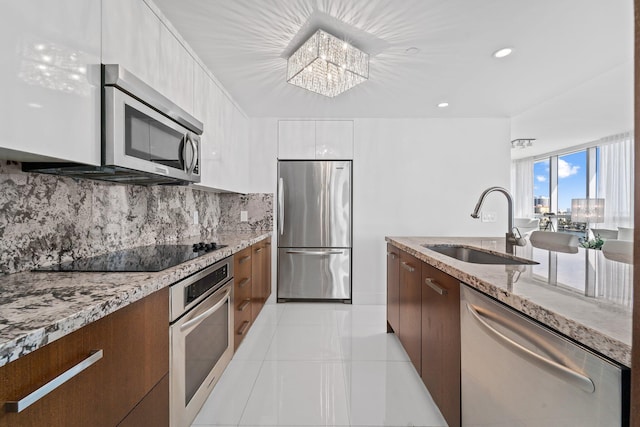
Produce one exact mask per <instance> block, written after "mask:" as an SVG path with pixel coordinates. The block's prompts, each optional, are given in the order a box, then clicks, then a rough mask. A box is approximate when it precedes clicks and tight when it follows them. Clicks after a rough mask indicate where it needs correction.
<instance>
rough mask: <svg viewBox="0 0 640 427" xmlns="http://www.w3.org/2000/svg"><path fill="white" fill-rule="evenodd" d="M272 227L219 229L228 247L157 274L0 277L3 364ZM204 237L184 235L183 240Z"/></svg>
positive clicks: (238, 248)
mask: <svg viewBox="0 0 640 427" xmlns="http://www.w3.org/2000/svg"><path fill="white" fill-rule="evenodd" d="M270 235H271V232H270V231H255V232H221V233H215V234H214V235H212V236H208V237H211V239H208V240H207V241H210V240H212V239H213V240H215V241H217V242H218V243H220V244H225V245H227V247H226V248H222V249H219V250H216V251H212V252H209V253H207V254H206V255H203V256H200V257H198V258H195V259H193V260H191V261H187V262H185V263H182V264H180V265H178V266H175V267H171V268H167V269H166V270H163V271H160V272H155V273H67V272H23V273H16V274H9V275H6V276H2V277H0V366H3V365H5V364H7V363H9V362H11V361H13V360H16V359H18V358H19V357H21V356H24V355H26V354H28V353H30V352H32V351H34V350H37V349H38V348H40V347H43V346H44V345H46V344H48V343H50V342H52V341H55V340H57V339H58V338H61V337H63V336H65V335H67V334H69V333H71V332H73V331H76V330H78V329H80V328H81V327H83V326H85V325H87V324H89V323H91V322H94V321H96V320H98V319H100V318H102V317H104V316H106V315H108V314H110V313H113V312H114V311H116V310H118V309H119V308H122V307H125V306H127V305H129V304H131V303H133V302H135V301H137V300H139V299H141V298H144V297H145V296H147V295H149V294H151V293H153V292H155V291H157V290H159V289H162V288H164V287H167V286H169V285H171V284H172V283H175V282H177V281H179V280H180V279H182V278H185V277H187V276H190V275H191V274H193V273H195V272H197V271H198V270H201V269H203V268H205V267H207V266H209V265H211V264H213V263H214V262H216V261H219V260H221V259H223V258H226V257H228V256H230V255H233V254H234V253H236V252H239V251H241V250H242V249H244V248H246V247H248V246H250V245H252V244H254V243H257V242H259V241H261V240H264V239H266V238H268V237H269V236H270ZM200 240H202V238H201V237H200V236H197V237H193V238H185V239H183V240H182V241H179V242H171V243H179V244H191V243H196V242H198V241H200Z"/></svg>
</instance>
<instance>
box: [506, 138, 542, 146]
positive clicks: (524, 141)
mask: <svg viewBox="0 0 640 427" xmlns="http://www.w3.org/2000/svg"><path fill="white" fill-rule="evenodd" d="M535 140H536V139H535V138H518V139H514V140H513V141H511V148H516V147H517V148H527V147H531V146H533V141H535Z"/></svg>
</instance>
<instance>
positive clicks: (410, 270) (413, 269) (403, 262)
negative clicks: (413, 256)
mask: <svg viewBox="0 0 640 427" xmlns="http://www.w3.org/2000/svg"><path fill="white" fill-rule="evenodd" d="M402 268H404V269H405V270H407V271H408V272H409V273H413V272H414V271H416V269H415V268H414V267H413V266H412V265H411V264H409V263H408V262H405V261H402Z"/></svg>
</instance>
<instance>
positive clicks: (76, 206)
mask: <svg viewBox="0 0 640 427" xmlns="http://www.w3.org/2000/svg"><path fill="white" fill-rule="evenodd" d="M242 210H245V211H248V219H249V220H248V221H247V222H240V211H242ZM194 211H197V212H198V217H199V218H198V219H199V221H198V222H199V224H198V225H194ZM272 228H273V195H272V194H232V193H213V192H208V191H202V190H197V189H193V188H190V187H182V186H152V187H145V186H137V185H118V184H110V183H106V182H105V183H102V182H99V181H91V180H79V179H72V178H67V177H60V176H53V175H44V174H33V173H24V172H22V170H21V166H20V163H16V162H10V161H4V160H3V161H0V274H8V273H15V272H19V271H24V270H29V269H32V268H34V267H37V266H43V265H48V264H52V263H59V262H65V261H70V260H72V259H78V258H85V257H89V256H93V255H98V254H101V253H105V252H109V251H114V250H118V249H125V248H130V247H134V246H142V245H151V244H155V243H162V242H171V241H176V240H178V239H182V238H185V237H195V236H202V237H203V238H206V236H208V235H211V234H213V233H215V232H216V231H254V230H271V229H272Z"/></svg>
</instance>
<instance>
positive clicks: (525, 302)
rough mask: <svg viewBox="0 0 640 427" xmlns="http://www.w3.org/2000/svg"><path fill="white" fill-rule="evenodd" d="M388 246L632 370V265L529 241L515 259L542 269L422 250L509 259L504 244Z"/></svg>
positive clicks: (395, 241) (430, 240)
mask: <svg viewBox="0 0 640 427" xmlns="http://www.w3.org/2000/svg"><path fill="white" fill-rule="evenodd" d="M386 240H387V242H389V243H391V244H392V245H394V246H396V247H398V248H399V249H401V250H404V251H406V252H408V253H410V254H411V255H413V256H415V257H416V258H418V259H420V260H422V261H424V262H426V263H428V264H431V265H433V266H434V267H436V268H438V269H440V270H442V271H444V272H446V273H448V274H449V275H451V276H453V277H455V278H457V279H458V280H460V281H462V282H464V283H466V284H468V285H470V286H471V287H473V288H475V289H477V290H479V291H481V292H484V293H485V294H487V295H489V296H491V297H493V298H495V299H497V300H499V301H501V302H503V303H504V304H506V305H508V306H510V307H512V308H514V309H516V310H518V311H520V312H522V313H524V314H526V315H527V316H529V317H531V318H533V319H535V320H537V321H539V322H541V323H542V324H544V325H547V326H548V327H550V328H552V329H554V330H556V331H558V332H560V333H562V334H564V335H566V336H568V337H570V338H572V339H573V340H575V341H577V342H579V343H582V344H583V345H585V346H586V347H589V348H592V349H593V350H595V351H597V352H599V353H601V354H603V355H605V356H607V357H609V358H611V359H613V360H615V361H617V362H619V363H621V364H623V365H625V366H629V367H630V366H631V332H632V328H631V323H632V322H631V317H632V310H631V302H632V291H631V290H632V276H631V274H632V271H633V268H632V266H631V265H629V264H625V263H622V262H617V261H614V260H611V259H607V258H606V257H605V256H604V254H603V253H602V251H598V250H592V249H583V248H578V249H577V251H576V252H575V253H564V252H557V251H553V250H546V249H540V248H536V247H533V246H531V243H530V242H528V240H527V246H525V247H517V248H516V256H518V257H521V258H526V259H530V260H534V261H538V262H539V263H540V264H538V265H487V264H472V263H468V262H464V261H459V260H457V259H455V258H451V257H448V256H446V255H442V254H440V253H438V252H435V251H432V250H429V249H427V248H425V247H423V246H422V245H424V244H460V245H465V246H472V247H477V248H482V249H485V250H489V251H493V252H498V253H504V238H492V237H387V238H386ZM554 271H555V272H557V276H556V275H555V274H554ZM550 277H551V280H550V279H549V278H550ZM554 277H557V280H555V281H554V280H553V278H554ZM585 294H589V295H591V296H585Z"/></svg>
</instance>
